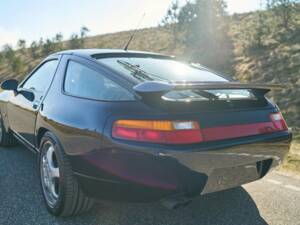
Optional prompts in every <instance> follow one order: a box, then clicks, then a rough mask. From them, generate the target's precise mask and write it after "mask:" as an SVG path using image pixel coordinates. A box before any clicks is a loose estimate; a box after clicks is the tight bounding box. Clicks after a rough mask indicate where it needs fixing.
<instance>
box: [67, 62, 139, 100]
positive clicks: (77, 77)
mask: <svg viewBox="0 0 300 225" xmlns="http://www.w3.org/2000/svg"><path fill="white" fill-rule="evenodd" d="M64 90H65V92H67V93H69V94H71V95H74V96H77V97H83V98H90V99H96V100H104V101H129V100H133V99H134V98H133V96H132V94H131V93H130V92H128V91H127V90H126V89H124V88H122V87H121V86H119V85H118V84H116V83H115V82H113V81H111V80H110V79H108V78H106V77H104V76H103V75H101V74H100V73H98V72H96V71H94V70H92V69H90V68H88V67H86V66H84V65H82V64H80V63H76V62H74V61H69V63H68V68H67V72H66V77H65V83H64Z"/></svg>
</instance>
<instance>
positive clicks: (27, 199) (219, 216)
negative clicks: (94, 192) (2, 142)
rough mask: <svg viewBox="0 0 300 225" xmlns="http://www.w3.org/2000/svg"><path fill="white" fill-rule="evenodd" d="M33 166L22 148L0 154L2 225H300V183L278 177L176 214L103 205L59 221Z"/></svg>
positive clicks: (212, 197) (154, 206)
mask: <svg viewBox="0 0 300 225" xmlns="http://www.w3.org/2000/svg"><path fill="white" fill-rule="evenodd" d="M35 162H36V157H35V156H34V155H33V154H32V153H31V152H29V151H27V150H25V148H24V147H22V146H18V147H15V148H10V149H3V148H2V149H1V148H0V225H6V224H9V225H14V224H30V225H32V224H51V225H55V224H72V225H76V224H80V225H84V224H93V225H96V224H123V225H126V224H128V225H134V224H142V225H148V224H164V225H168V224H170V225H171V224H184V225H188V224H191V225H192V224H210V225H212V224H218V225H220V224H238V225H241V224H249V225H250V224H251V225H254V224H291V225H297V224H300V180H299V178H295V177H289V176H285V175H281V174H278V173H275V172H273V173H271V174H270V175H268V176H267V177H265V178H264V179H262V180H260V181H257V182H254V183H251V184H247V185H244V186H243V187H239V188H235V189H232V190H227V191H223V192H218V193H214V194H209V195H205V196H202V197H199V199H196V200H195V201H194V202H193V203H192V204H190V205H189V206H187V207H186V208H181V209H177V210H167V209H165V208H164V207H162V206H161V205H160V204H159V203H152V204H127V203H108V202H103V203H99V204H98V205H97V206H96V207H95V208H94V209H93V210H92V211H91V212H90V213H87V214H85V215H81V216H78V217H75V218H68V219H58V218H55V217H53V216H50V215H49V214H48V212H47V211H46V209H45V207H44V204H43V199H42V197H41V191H40V187H39V183H38V178H37V172H36V163H35Z"/></svg>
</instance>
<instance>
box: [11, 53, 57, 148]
mask: <svg viewBox="0 0 300 225" xmlns="http://www.w3.org/2000/svg"><path fill="white" fill-rule="evenodd" d="M58 64H59V58H50V59H48V60H46V61H44V62H43V63H42V64H41V65H40V66H38V67H37V69H35V70H34V71H33V72H32V73H31V74H30V75H29V76H28V77H27V78H26V79H25V80H24V81H23V82H22V83H21V84H20V85H19V87H18V92H17V93H16V94H14V95H12V96H11V98H10V100H9V103H8V107H7V115H8V121H9V125H10V128H11V130H12V131H13V132H14V133H15V134H16V135H17V136H18V137H19V138H21V139H22V140H25V141H26V142H27V143H28V144H31V145H32V146H34V130H35V120H36V116H37V113H38V110H39V108H40V107H42V101H43V99H44V97H45V95H46V93H47V90H48V89H49V87H50V84H51V82H52V80H53V77H54V75H55V72H56V69H57V67H58ZM20 91H29V92H32V93H33V94H34V100H33V101H31V100H29V99H27V98H26V97H25V95H23V94H22V93H20Z"/></svg>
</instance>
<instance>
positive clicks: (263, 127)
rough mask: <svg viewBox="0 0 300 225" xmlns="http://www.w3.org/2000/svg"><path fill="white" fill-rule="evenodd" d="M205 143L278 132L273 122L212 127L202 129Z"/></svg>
mask: <svg viewBox="0 0 300 225" xmlns="http://www.w3.org/2000/svg"><path fill="white" fill-rule="evenodd" d="M201 131H202V134H203V139H204V140H205V141H216V140H224V139H229V138H238V137H245V136H251V135H258V134H266V133H272V132H276V131H278V129H277V128H276V127H275V126H274V124H273V123H272V122H263V123H253V124H243V125H232V126H223V127H212V128H205V129H202V130H201Z"/></svg>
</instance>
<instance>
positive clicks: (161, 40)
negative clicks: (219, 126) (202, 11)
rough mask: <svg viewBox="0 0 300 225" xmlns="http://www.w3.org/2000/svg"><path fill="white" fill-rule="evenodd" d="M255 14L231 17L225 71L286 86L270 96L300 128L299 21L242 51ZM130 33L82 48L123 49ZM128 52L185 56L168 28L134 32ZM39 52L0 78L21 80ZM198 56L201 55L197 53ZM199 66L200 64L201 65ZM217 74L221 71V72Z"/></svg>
mask: <svg viewBox="0 0 300 225" xmlns="http://www.w3.org/2000/svg"><path fill="white" fill-rule="evenodd" d="M254 15H255V13H248V14H240V15H235V16H232V18H231V19H230V24H229V27H230V29H229V35H230V37H231V38H232V41H233V48H234V49H233V52H234V56H233V59H232V60H231V62H232V64H230V65H228V68H227V69H225V70H224V71H226V72H228V71H232V69H231V68H233V74H232V76H234V77H236V78H238V79H240V80H242V81H247V82H250V81H252V82H261V83H280V84H284V85H286V88H285V89H284V90H283V91H279V92H276V93H271V94H270V97H271V98H272V99H273V100H274V101H276V102H277V103H278V105H279V107H280V108H281V109H282V111H283V114H284V115H285V117H286V119H287V122H288V124H289V126H292V127H295V128H297V127H300V98H299V96H300V19H299V20H297V23H296V24H294V26H293V27H292V28H291V30H290V31H289V32H282V35H281V33H280V31H279V32H277V33H270V34H269V35H268V36H266V37H264V43H263V47H261V48H258V49H252V50H251V51H247V52H245V51H243V50H242V47H241V45H242V40H241V37H240V34H242V33H243V32H244V31H243V27H245V26H247V23H249V22H250V21H251V20H252V17H253V16H254ZM130 34H131V32H130V31H125V32H119V33H114V34H106V35H99V36H93V37H87V38H85V39H84V48H122V47H123V46H124V44H125V43H126V41H127V40H128V38H129V36H130ZM60 45H61V46H60V49H65V48H68V45H69V43H68V41H66V42H63V43H61V44H60ZM130 49H134V50H145V51H154V52H160V53H166V54H171V55H175V56H178V57H184V56H185V55H184V46H182V45H178V44H176V45H175V44H174V37H173V35H172V32H171V31H170V29H167V28H165V27H155V28H148V29H141V30H139V31H138V32H137V35H136V37H135V39H134V40H133V42H132V44H131V46H130ZM38 51H40V53H39V56H38V57H37V58H36V59H34V60H33V59H32V58H31V54H30V49H25V50H23V51H21V50H18V51H17V52H16V56H17V57H20V60H21V61H22V70H21V71H20V72H19V73H18V74H16V73H14V72H13V71H12V68H11V66H10V65H9V64H8V62H7V61H4V62H2V63H1V62H0V79H1V80H3V79H6V78H8V77H14V78H17V79H19V80H20V79H22V78H23V77H24V75H26V72H27V71H30V70H31V69H32V68H34V66H35V65H37V64H38V63H39V62H40V61H41V60H42V58H43V57H44V56H42V55H43V54H42V53H41V50H40V49H39V50H38ZM199 54H201V53H200V52H199ZM200 63H201V62H200ZM224 71H220V72H224Z"/></svg>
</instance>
